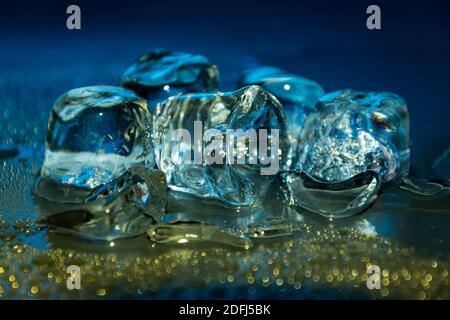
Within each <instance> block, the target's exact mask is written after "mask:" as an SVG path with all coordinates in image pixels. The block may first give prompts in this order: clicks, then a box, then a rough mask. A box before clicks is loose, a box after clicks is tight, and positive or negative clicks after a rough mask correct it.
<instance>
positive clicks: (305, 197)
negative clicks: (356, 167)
mask: <svg viewBox="0 0 450 320" xmlns="http://www.w3.org/2000/svg"><path fill="white" fill-rule="evenodd" d="M283 176H284V179H285V181H286V184H287V187H288V190H289V195H290V199H289V200H290V203H289V204H290V205H291V206H293V207H294V208H296V209H297V210H299V211H302V210H307V211H309V212H313V213H317V214H320V215H322V216H325V217H327V218H344V217H348V216H351V215H354V214H357V213H360V212H362V211H364V210H365V209H367V208H368V207H369V206H370V205H371V204H372V203H373V202H374V201H375V200H376V199H377V198H378V191H379V190H380V186H381V180H380V177H379V176H378V174H377V173H375V172H373V171H366V172H363V173H360V174H358V175H356V176H354V177H352V178H350V179H348V180H345V181H341V182H323V181H318V180H316V179H314V178H312V177H310V176H309V175H307V174H305V173H303V172H295V173H283Z"/></svg>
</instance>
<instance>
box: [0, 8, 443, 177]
mask: <svg viewBox="0 0 450 320" xmlns="http://www.w3.org/2000/svg"><path fill="white" fill-rule="evenodd" d="M70 4H77V5H79V6H80V7H81V11H82V30H80V31H69V30H67V29H66V18H67V14H66V8H67V6H68V5H70ZM370 4H378V5H379V6H380V7H381V11H382V30H378V31H369V30H368V29H367V28H366V18H367V14H366V13H365V11H366V8H367V6H368V5H370ZM449 9H450V2H449V1H394V0H392V1H337V0H334V1H331V0H313V1H294V0H292V1H288V0H276V1H254V0H251V1H250V0H241V1H234V0H233V1H194V0H193V1H170V0H166V1H160V0H158V1H138V0H128V1H21V0H18V1H14V2H13V1H10V2H8V3H5V1H2V3H1V5H0V72H2V73H14V72H17V70H24V69H26V70H36V72H38V71H42V70H46V69H51V70H54V69H64V68H72V69H73V70H74V71H73V83H74V84H77V85H91V84H115V82H116V81H117V79H118V77H119V76H120V73H121V72H122V71H123V70H124V69H125V68H126V67H127V66H128V65H129V63H131V62H132V61H133V60H134V59H135V58H136V57H137V56H138V55H139V54H140V53H142V51H144V50H145V49H147V48H153V47H165V48H168V49H172V50H183V51H193V52H196V53H202V54H205V55H207V56H208V57H210V58H211V60H212V61H213V62H215V63H216V64H217V65H218V66H219V69H220V71H221V83H222V88H223V89H224V90H228V89H234V88H235V84H236V82H237V78H238V75H239V72H240V71H241V70H243V69H245V68H247V67H250V66H252V65H255V64H258V63H266V64H271V65H276V66H279V67H282V68H285V69H287V70H289V71H291V72H294V73H298V74H300V75H303V76H305V77H308V78H311V79H314V80H316V81H318V82H319V83H321V84H322V85H323V86H324V87H325V88H326V89H328V90H334V89H341V88H355V89H360V90H386V91H392V92H395V93H398V94H400V95H401V96H403V97H404V98H405V99H406V101H407V102H408V106H409V109H410V117H411V132H412V142H413V146H412V148H413V149H412V150H413V154H412V171H413V173H414V174H416V175H419V176H427V177H431V176H432V172H431V170H430V168H431V164H432V162H433V160H434V159H435V158H436V157H437V156H438V155H439V154H440V153H441V152H442V151H443V150H444V149H445V147H448V146H450V104H449V101H450V88H449V87H450V86H449V85H450V81H449V74H450V61H449V57H450V41H449V39H450V10H449ZM105 70H108V72H109V73H106V71H105ZM87 73H91V74H94V75H95V77H92V76H89V77H87V76H86V75H87ZM87 79H89V80H87ZM92 79H95V80H96V81H98V82H99V83H90V82H89V81H92ZM56 85H57V84H55V86H56ZM68 89H70V87H67V88H66V87H64V85H61V88H60V89H59V88H58V90H60V91H61V92H59V93H62V92H63V91H65V90H68ZM51 98H52V99H53V100H54V99H56V98H57V96H54V97H51ZM1 108H2V107H1V106H0V111H1ZM49 108H50V105H49ZM29 110H30V112H33V109H32V107H29ZM18 111H20V110H18ZM30 116H32V114H30Z"/></svg>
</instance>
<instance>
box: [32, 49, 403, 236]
mask: <svg viewBox="0 0 450 320" xmlns="http://www.w3.org/2000/svg"><path fill="white" fill-rule="evenodd" d="M218 80H219V75H218V70H217V67H216V66H215V65H213V64H211V63H210V62H209V60H208V59H207V58H206V57H204V56H200V55H193V54H188V53H178V52H170V51H167V50H162V49H158V50H152V51H149V52H147V53H145V54H144V55H142V56H141V57H140V58H139V59H138V60H137V61H136V62H135V63H134V64H132V65H131V66H130V67H129V68H128V69H127V70H126V71H125V72H124V74H123V75H122V77H121V79H120V85H121V87H119V86H117V87H115V86H93V87H84V88H78V89H73V90H70V91H68V92H67V93H65V94H63V95H62V96H61V97H60V98H58V99H57V100H56V102H55V104H54V106H53V109H52V112H51V115H50V120H49V124H48V134H47V140H46V153H45V160H44V164H43V166H42V170H41V175H40V177H39V179H38V181H37V182H36V185H35V188H34V190H35V194H36V195H37V196H39V197H40V198H44V199H46V200H48V201H51V202H55V203H59V204H65V205H67V204H73V205H75V204H76V205H78V206H82V207H83V208H84V210H88V211H89V213H90V215H91V216H92V217H91V218H90V219H88V221H84V222H83V223H82V224H81V227H80V225H78V226H77V227H73V228H72V229H76V230H78V232H79V233H82V234H83V235H84V236H87V237H91V238H92V237H94V238H102V237H105V238H107V237H108V236H109V235H111V234H112V235H113V236H114V237H125V236H132V235H136V234H141V233H143V232H144V231H145V230H144V229H145V228H146V227H148V225H149V224H152V223H153V222H155V221H157V222H160V221H159V220H160V219H161V217H162V216H163V214H164V212H165V207H166V191H167V190H166V189H167V188H166V183H167V185H168V187H169V188H170V189H174V190H176V191H181V192H184V193H188V194H190V195H192V196H194V197H198V198H201V199H203V200H205V201H211V202H215V203H218V204H220V205H222V206H225V207H232V208H238V209H240V208H246V207H252V206H254V205H255V204H256V203H258V202H259V201H260V200H261V199H262V198H264V197H270V195H271V184H272V183H273V181H274V179H275V177H276V176H277V175H279V176H281V177H282V178H283V181H284V184H285V186H286V190H287V197H286V198H287V199H288V201H287V204H288V205H291V206H292V207H294V208H297V209H298V210H299V211H302V210H307V211H312V212H315V213H318V214H321V215H324V216H327V217H344V216H348V215H352V214H355V213H359V212H361V211H363V210H364V209H366V208H367V207H368V206H369V205H370V204H371V203H372V202H373V201H374V200H375V199H376V198H377V193H378V190H379V189H380V186H381V184H382V183H383V182H387V181H392V180H395V179H398V178H400V177H403V176H405V175H407V174H408V171H409V144H410V142H409V119H408V110H407V107H406V103H405V102H404V100H403V99H402V98H400V97H399V96H397V95H395V94H391V93H386V92H358V91H353V90H341V91H336V92H329V93H325V90H324V89H323V88H322V87H321V86H320V85H319V84H317V83H316V82H314V81H312V80H308V79H306V78H303V77H300V76H297V75H292V74H289V73H287V72H286V71H283V70H281V69H278V68H274V67H268V66H265V67H259V68H256V69H252V70H247V71H245V72H243V74H242V76H241V79H240V81H239V88H238V90H237V91H234V92H220V91H218V90H219V85H218V84H219V81H218ZM149 105H150V106H151V107H149ZM155 160H156V161H155ZM155 166H156V168H155ZM161 177H165V179H164V178H162V179H161ZM162 180H163V181H162ZM86 225H88V227H87V226H86ZM130 226H132V227H130Z"/></svg>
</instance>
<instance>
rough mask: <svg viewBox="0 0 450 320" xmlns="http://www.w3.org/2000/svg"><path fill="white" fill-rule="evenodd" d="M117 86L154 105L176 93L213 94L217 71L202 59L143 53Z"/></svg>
mask: <svg viewBox="0 0 450 320" xmlns="http://www.w3.org/2000/svg"><path fill="white" fill-rule="evenodd" d="M120 84H121V85H122V86H123V87H125V88H129V89H132V90H134V91H135V92H136V93H138V94H139V95H141V96H142V97H145V98H146V99H148V101H149V107H150V108H151V109H152V110H153V108H154V107H155V106H156V103H158V102H161V101H163V100H165V99H166V98H168V97H170V96H173V95H175V94H179V93H190V92H208V91H211V92H215V91H217V89H218V85H219V71H218V69H217V67H216V66H215V65H213V64H211V63H210V62H209V60H208V58H206V57H205V56H202V55H195V54H191V53H184V52H171V51H168V50H165V49H155V50H150V51H148V52H146V53H144V54H143V55H142V56H141V57H139V59H138V60H137V61H136V62H135V63H133V64H132V65H131V66H130V67H129V68H128V69H127V70H126V71H125V72H124V73H123V75H122V77H121V79H120Z"/></svg>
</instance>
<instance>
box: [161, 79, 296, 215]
mask: <svg viewBox="0 0 450 320" xmlns="http://www.w3.org/2000/svg"><path fill="white" fill-rule="evenodd" d="M154 136H155V141H154V144H155V145H154V147H155V154H156V162H157V165H158V167H159V168H160V169H161V170H162V171H164V173H165V174H166V176H167V181H168V183H169V186H170V187H171V188H173V189H176V190H179V191H183V192H188V193H191V194H194V195H196V196H199V197H204V198H210V199H216V200H220V201H221V202H222V204H223V205H225V206H232V207H234V206H248V205H252V204H253V203H254V202H255V200H256V199H257V198H258V195H262V194H265V193H266V192H267V191H268V187H269V185H270V183H271V182H272V181H273V180H274V177H275V174H276V173H278V171H279V170H284V169H286V168H287V166H288V165H289V164H290V161H291V149H290V144H289V141H288V137H287V128H286V120H285V115H284V113H283V110H282V106H281V105H280V103H279V102H278V101H277V100H276V99H275V98H274V97H273V96H272V95H271V94H270V93H268V92H266V91H265V90H263V89H262V88H261V87H258V86H250V87H246V88H243V89H241V90H238V91H235V92H230V93H218V94H191V95H181V96H175V97H171V98H169V99H168V100H166V101H164V102H163V103H161V104H159V105H158V106H157V115H156V117H155V126H154Z"/></svg>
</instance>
